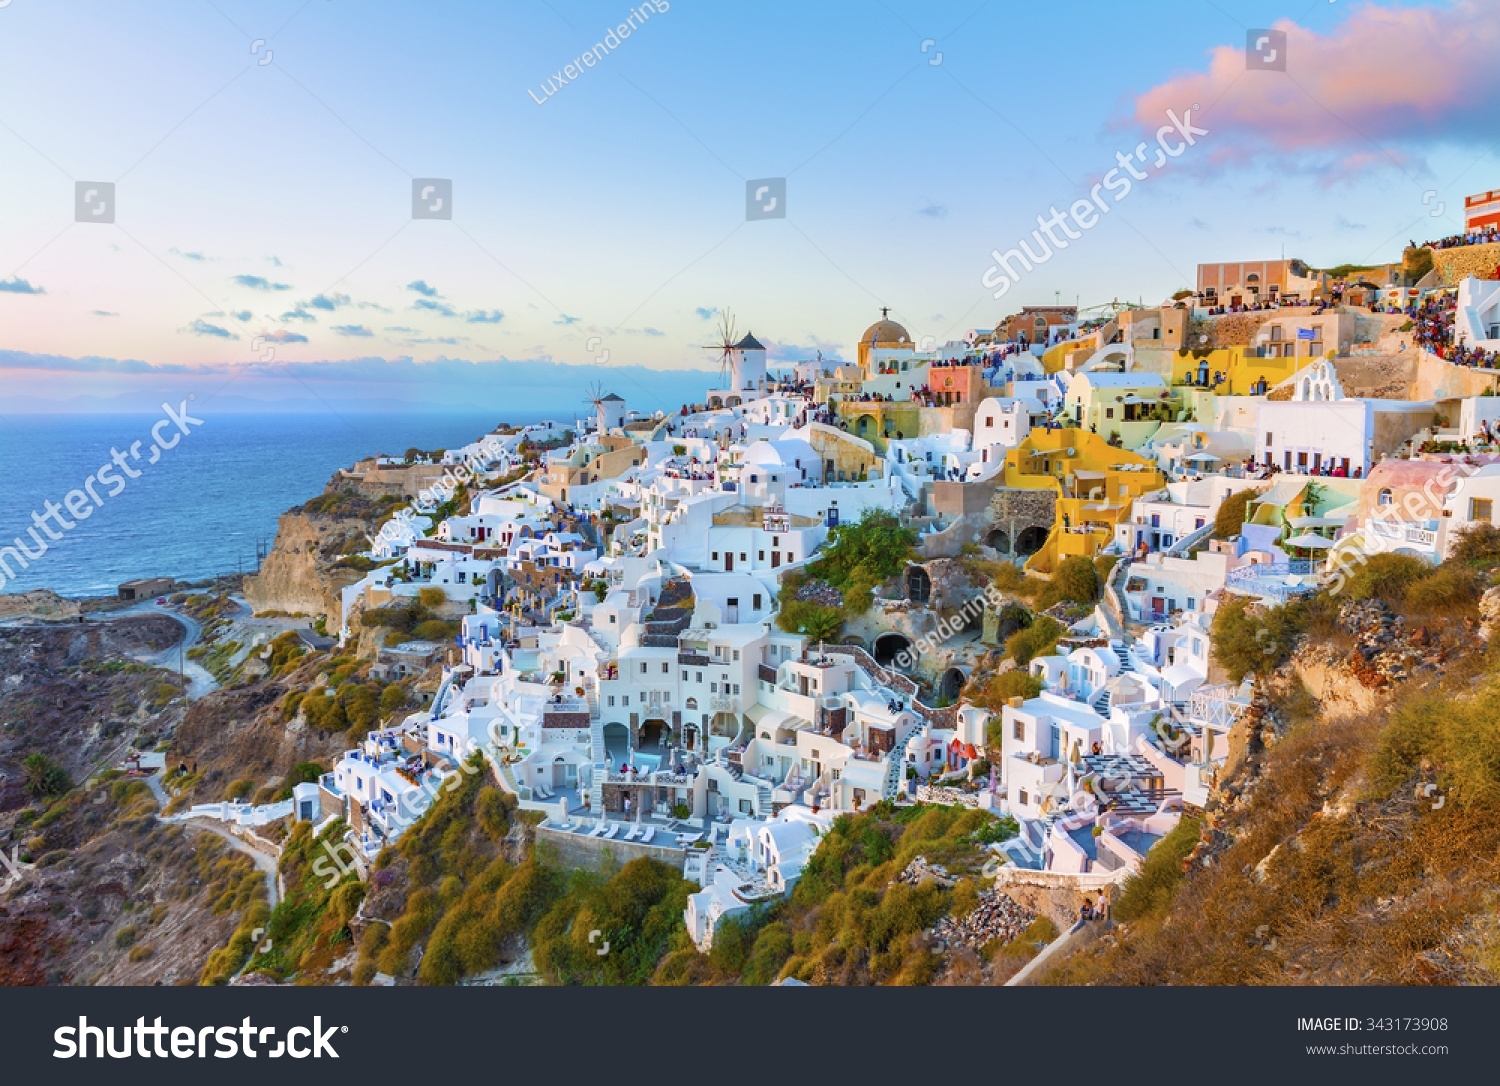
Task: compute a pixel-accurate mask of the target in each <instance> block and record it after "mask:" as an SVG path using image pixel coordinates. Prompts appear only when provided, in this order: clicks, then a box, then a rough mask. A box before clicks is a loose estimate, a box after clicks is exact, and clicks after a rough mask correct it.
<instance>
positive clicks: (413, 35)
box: [0, 0, 1500, 413]
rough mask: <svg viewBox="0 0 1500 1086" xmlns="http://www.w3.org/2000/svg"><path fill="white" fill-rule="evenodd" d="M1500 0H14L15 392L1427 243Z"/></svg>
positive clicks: (517, 348) (556, 341)
mask: <svg viewBox="0 0 1500 1086" xmlns="http://www.w3.org/2000/svg"><path fill="white" fill-rule="evenodd" d="M1496 6H1497V5H1496V3H1495V2H1494V0H1488V2H1485V3H1479V2H1475V0H1458V2H1452V3H1425V4H1417V3H1409V4H1401V3H1385V4H1368V3H1364V4H1361V3H1353V4H1351V3H1346V2H1344V0H1339V2H1337V3H1331V2H1323V0H1318V2H1316V3H1313V2H1307V3H1300V2H1299V3H1290V4H1287V3H1259V2H1235V0H1212V2H1210V0H1172V2H1169V3H1156V2H1151V0H1142V2H1139V3H1135V4H1132V5H1129V6H1128V7H1118V6H1114V5H1101V4H1098V3H1074V2H1069V0H1057V2H1053V3H1049V4H1043V5H1038V4H1020V3H1013V2H1005V0H989V2H983V0H952V2H950V0H921V2H917V0H819V3H817V4H807V3H805V2H791V0H785V2H783V0H763V2H761V3H757V4H754V5H748V4H726V3H722V2H715V3H710V2H707V0H661V2H660V3H643V4H639V5H637V6H635V7H632V6H631V5H630V4H629V3H627V2H625V0H512V2H506V3H497V2H494V0H489V2H470V0H443V2H441V3H430V4H426V5H412V4H409V3H399V4H398V3H394V2H388V0H360V3H359V4H358V5H356V4H354V3H353V2H352V0H170V2H169V0H138V2H135V3H131V4H128V5H123V4H119V3H118V2H110V0H67V2H59V0H0V372H3V374H4V376H3V377H0V413H3V412H6V411H18V412H19V411H46V410H90V409H96V410H97V409H100V408H101V407H107V406H109V405H111V404H118V403H126V402H130V403H136V402H141V403H144V402H145V401H146V400H150V399H151V398H153V397H157V396H159V395H167V394H170V395H176V394H178V393H179V392H183V391H184V390H187V389H193V390H196V394H197V395H199V396H200V398H202V399H204V400H205V401H206V400H208V399H211V398H212V397H215V396H217V397H219V402H220V403H222V404H224V405H226V406H229V405H235V406H237V407H239V408H242V409H243V408H253V407H256V406H261V405H273V406H277V407H281V408H285V407H287V406H300V407H308V406H310V405H316V404H325V405H332V404H336V405H337V406H338V407H339V408H340V409H349V408H350V407H351V406H356V405H358V404H361V403H365V404H368V405H370V406H371V407H372V409H373V408H374V407H375V406H377V405H378V406H379V407H380V408H381V409H388V408H389V407H390V406H391V405H392V404H393V403H397V404H403V405H406V406H408V407H410V408H411V409H414V410H415V409H432V410H442V409H458V408H472V407H473V406H474V405H475V403H476V402H500V403H505V402H513V401H514V399H515V398H519V399H522V400H524V402H525V403H526V405H527V406H536V405H537V404H540V403H542V402H543V401H545V402H547V403H549V404H550V403H551V402H552V399H553V398H555V399H557V400H558V402H559V403H562V402H566V403H567V404H569V405H570V406H571V404H572V401H573V400H574V399H576V398H577V397H576V396H575V395H574V394H573V393H574V390H575V389H578V388H580V387H581V384H582V383H585V382H591V381H594V380H599V381H601V382H602V383H603V384H605V385H606V386H609V387H612V388H614V389H615V391H617V392H619V393H620V394H621V395H624V396H626V398H627V400H630V401H634V402H632V404H631V406H632V407H634V406H637V405H639V406H642V407H646V408H652V409H654V408H656V407H666V406H669V403H670V405H671V406H675V405H676V404H677V403H680V402H682V400H684V399H687V398H688V397H689V396H690V395H693V394H695V393H696V392H698V391H700V390H701V388H702V387H703V378H704V371H706V370H709V369H712V368H713V360H712V357H711V354H710V352H708V351H706V350H704V349H703V348H704V345H705V344H710V343H712V342H714V341H715V339H716V337H717V335H718V332H717V327H718V323H719V320H720V316H721V314H722V313H723V312H724V311H725V310H727V311H729V312H730V313H731V314H732V317H733V319H734V322H735V325H736V328H737V330H738V331H739V332H740V333H743V332H745V331H753V332H754V333H755V334H756V336H757V337H758V338H759V339H760V340H761V341H762V342H764V343H766V344H767V345H768V347H769V348H770V357H771V359H772V361H773V363H775V362H790V361H793V360H796V359H798V358H804V357H811V356H812V355H813V353H814V352H818V351H821V352H822V353H823V355H824V356H825V357H850V356H852V354H853V351H854V344H855V342H856V341H857V338H858V336H859V334H860V333H861V332H862V331H863V330H864V328H865V327H866V326H867V325H869V324H870V323H871V322H872V321H874V320H875V319H877V318H878V317H879V310H880V308H881V307H884V306H889V307H890V309H891V316H892V318H893V319H897V320H899V321H901V322H902V323H903V324H904V325H905V326H906V327H907V328H908V329H909V330H910V332H911V333H912V335H913V338H914V339H915V340H917V341H918V342H919V343H920V342H923V341H924V340H925V341H926V342H929V343H942V342H946V341H948V340H950V339H958V338H961V337H962V336H963V335H964V333H965V332H967V331H968V330H969V329H971V328H989V327H993V326H994V325H995V324H996V323H997V322H998V321H1000V320H1001V319H1003V318H1004V317H1005V316H1006V315H1008V314H1010V313H1013V312H1015V311H1017V310H1018V309H1019V308H1020V306H1022V305H1026V304H1052V303H1055V302H1057V301H1062V302H1065V303H1077V304H1079V305H1081V306H1084V307H1089V306H1097V305H1100V304H1103V303H1107V302H1110V301H1111V300H1113V299H1122V300H1123V299H1129V300H1138V301H1144V302H1146V303H1147V304H1151V303H1154V302H1159V301H1161V300H1162V299H1163V298H1164V297H1166V296H1168V295H1169V294H1170V293H1171V292H1173V291H1174V290H1178V289H1182V288H1184V287H1188V286H1191V285H1193V282H1194V273H1195V268H1196V265H1197V264H1198V263H1199V262H1206V261H1218V260H1254V259H1275V258H1278V257H1280V256H1281V255H1282V254H1283V253H1285V255H1286V256H1288V257H1293V256H1296V257H1301V258H1302V259H1304V260H1307V261H1309V262H1310V263H1312V264H1313V265H1314V266H1324V267H1327V266H1332V265H1334V264H1339V263H1344V262H1384V261H1389V260H1396V259H1399V256H1400V251H1401V249H1402V247H1403V246H1404V245H1405V244H1406V242H1407V241H1408V240H1409V239H1416V240H1418V241H1421V240H1426V239H1428V238H1433V237H1440V236H1444V235H1446V234H1450V233H1453V232H1454V231H1456V230H1458V229H1459V228H1460V227H1461V225H1462V208H1463V198H1464V196H1465V195H1467V194H1471V193H1475V192H1480V191H1484V190H1486V189H1488V188H1490V187H1495V188H1500V159H1497V157H1496V143H1495V139H1494V137H1495V130H1494V127H1493V123H1492V122H1493V118H1494V117H1495V116H1496V115H1497V113H1496V110H1497V106H1500V65H1496V64H1495V63H1494V62H1493V58H1494V57H1495V56H1496V55H1497V52H1500V51H1497V48H1496V46H1497V41H1496V39H1497V37H1500V20H1497V19H1496V18H1495V17H1494V16H1495V13H1496ZM658 8H660V9H664V10H657V9H658ZM643 11H645V12H646V13H647V14H649V18H647V19H644V20H643V19H642V18H641V15H640V13H641V12H643ZM620 24H625V28H626V29H628V30H630V34H629V36H628V37H626V36H624V35H619V34H618V33H617V34H616V35H615V36H614V40H613V44H612V45H608V44H607V51H605V50H600V51H599V53H598V54H596V56H595V57H594V63H592V64H591V65H585V64H583V63H582V60H581V58H582V56H583V54H584V53H585V52H587V51H589V50H590V49H592V48H593V47H594V46H595V44H596V43H601V42H604V43H608V42H609V41H610V39H607V38H606V37H605V35H606V32H607V31H608V30H609V29H610V28H612V27H618V26H619V25H620ZM1252 30H1255V31H1257V32H1259V31H1262V30H1270V31H1274V32H1276V34H1277V35H1285V39H1284V41H1280V42H1279V44H1280V45H1281V47H1282V48H1281V50H1279V51H1278V52H1279V53H1280V54H1283V55H1279V57H1278V58H1276V59H1279V61H1280V62H1281V63H1283V64H1284V67H1285V70H1277V68H1276V67H1275V65H1274V64H1273V65H1272V66H1271V67H1269V68H1259V67H1258V68H1255V69H1254V70H1249V68H1248V65H1247V36H1249V35H1250V31H1252ZM1270 48H1272V46H1271V45H1267V46H1265V47H1262V48H1261V49H1259V50H1258V51H1257V53H1256V55H1257V57H1258V58H1259V60H1258V62H1257V63H1259V62H1260V61H1265V60H1270V59H1272V58H1270V57H1269V56H1268V52H1269V49H1270ZM570 64H572V65H574V66H575V67H574V69H573V70H571V71H570V70H569V69H568V68H567V67H565V66H567V65H570ZM1171 115H1175V116H1176V117H1177V118H1179V119H1180V118H1184V117H1187V118H1190V120H1191V125H1192V126H1193V127H1194V128H1195V129H1196V130H1198V131H1200V132H1203V133H1204V134H1200V135H1196V136H1195V137H1194V140H1193V142H1192V143H1191V145H1184V144H1182V143H1181V141H1180V140H1179V142H1178V144H1177V146H1179V147H1180V148H1181V151H1180V153H1179V154H1178V155H1176V156H1174V157H1172V158H1170V159H1167V160H1166V161H1165V162H1164V163H1163V165H1162V166H1161V168H1159V169H1158V168H1153V169H1150V170H1148V171H1147V173H1148V177H1147V179H1145V180H1142V181H1140V182H1139V183H1137V184H1136V185H1135V186H1134V187H1133V189H1132V191H1131V192H1130V193H1129V194H1128V196H1127V197H1126V198H1123V199H1121V200H1120V202H1118V203H1117V204H1116V205H1115V206H1114V208H1113V209H1112V212H1111V213H1110V214H1107V215H1105V216H1103V217H1102V218H1101V219H1100V221H1099V222H1098V224H1097V225H1096V226H1094V227H1093V228H1092V229H1090V230H1089V231H1088V232H1087V233H1085V234H1083V235H1082V236H1081V237H1080V238H1078V239H1077V240H1074V241H1073V242H1072V243H1071V244H1070V245H1069V246H1068V248H1067V249H1066V250H1065V251H1064V250H1061V249H1059V250H1058V251H1056V252H1055V253H1054V255H1053V256H1052V258H1051V259H1050V260H1048V261H1047V262H1046V263H1044V264H1038V265H1037V266H1036V267H1035V268H1034V269H1033V270H1032V271H1031V272H1030V273H1028V274H1026V275H1024V276H1023V277H1021V278H1020V280H1019V281H1018V282H1015V283H1014V284H1012V285H1011V286H1010V287H1009V288H1008V289H1007V290H1006V292H1005V294H1004V297H1002V298H998V299H997V298H995V297H994V296H993V295H994V293H995V292H994V291H993V290H991V289H990V288H989V286H987V285H986V280H985V276H986V273H987V271H988V270H989V269H990V268H991V266H992V264H993V259H992V257H991V255H990V254H991V252H992V250H996V249H1000V250H1004V249H1008V248H1011V247H1013V246H1014V245H1015V244H1016V243H1017V241H1018V240H1019V239H1020V238H1022V237H1026V236H1028V235H1029V232H1030V231H1031V230H1032V229H1034V228H1035V227H1036V220H1037V218H1038V216H1046V215H1048V214H1050V213H1051V210H1052V209H1053V208H1060V209H1066V208H1067V207H1068V206H1069V205H1070V204H1071V203H1073V202H1074V201H1076V200H1078V199H1080V198H1085V197H1087V196H1088V194H1089V191H1090V189H1091V187H1092V186H1094V185H1096V184H1098V183H1099V181H1100V180H1101V178H1103V177H1104V176H1105V175H1106V174H1107V173H1108V172H1109V171H1110V170H1111V169H1113V168H1115V166H1116V164H1117V159H1116V156H1117V154H1121V153H1123V154H1127V155H1128V154H1129V153H1130V152H1131V150H1132V149H1133V148H1135V147H1137V145H1138V144H1139V143H1140V142H1142V141H1154V140H1155V139H1156V138H1157V135H1156V134H1157V132H1158V131H1159V130H1160V129H1161V126H1163V125H1165V124H1169V123H1170V121H1169V116H1171ZM1180 130H1181V129H1180V128H1179V129H1175V130H1171V129H1169V132H1175V131H1180ZM1153 146H1154V144H1153ZM780 178H784V179H785V185H786V188H785V195H784V197H783V199H784V204H783V205H782V206H781V207H780V209H779V210H781V211H783V212H784V217H771V218H761V219H755V220H753V221H747V187H749V188H751V189H754V188H756V187H758V185H751V182H756V183H758V182H760V181H762V180H764V179H780ZM427 179H440V180H444V181H451V186H452V188H451V202H450V203H449V205H448V206H447V207H446V208H445V210H447V211H449V212H451V218H446V219H444V218H438V219H431V218H421V219H417V218H413V189H414V182H416V181H418V180H422V181H425V180H427ZM80 182H82V183H84V185H83V188H85V189H87V188H89V187H92V186H96V185H97V184H98V183H100V182H112V183H113V184H114V185H115V190H114V191H115V197H114V206H113V208H112V209H111V210H112V212H113V218H114V221H113V222H112V223H106V222H100V221H93V220H90V221H84V222H78V221H75V215H76V213H77V207H76V202H77V201H76V196H77V192H78V188H79V183H80ZM416 187H418V188H420V187H421V186H416ZM435 191H436V190H435ZM95 196H96V197H97V193H96V194H95ZM432 198H433V197H431V196H430V197H429V201H430V200H431V199H432ZM98 205H99V201H98V200H97V199H92V200H91V202H90V204H89V207H90V208H93V207H97V206H98ZM990 282H993V280H990ZM654 371H666V372H665V373H662V374H656V373H655V372H654ZM184 394H185V393H184Z"/></svg>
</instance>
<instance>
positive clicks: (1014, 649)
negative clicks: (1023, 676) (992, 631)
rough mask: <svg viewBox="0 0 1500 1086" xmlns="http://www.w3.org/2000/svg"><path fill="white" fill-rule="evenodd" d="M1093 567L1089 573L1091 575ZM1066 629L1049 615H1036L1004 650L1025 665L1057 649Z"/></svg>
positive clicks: (1008, 642)
mask: <svg viewBox="0 0 1500 1086" xmlns="http://www.w3.org/2000/svg"><path fill="white" fill-rule="evenodd" d="M1093 572H1094V570H1093V567H1092V566H1090V567H1089V575H1090V576H1093ZM1065 633H1067V631H1066V630H1065V629H1063V627H1062V625H1061V624H1060V623H1058V622H1057V620H1055V619H1054V618H1052V616H1050V615H1038V616H1037V620H1036V621H1035V622H1033V623H1032V624H1031V625H1030V626H1028V627H1026V629H1024V630H1018V631H1016V632H1015V633H1014V634H1012V635H1011V636H1010V638H1009V639H1008V640H1007V641H1006V642H1005V652H1006V654H1007V655H1008V656H1010V658H1011V659H1012V660H1014V661H1015V662H1016V666H1017V667H1022V668H1024V667H1026V666H1027V665H1028V664H1030V663H1031V661H1032V660H1034V659H1035V658H1036V657H1038V656H1051V655H1052V654H1053V653H1055V652H1056V651H1057V640H1058V638H1060V637H1062V636H1063V635H1064V634H1065Z"/></svg>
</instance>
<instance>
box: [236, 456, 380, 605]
mask: <svg viewBox="0 0 1500 1086" xmlns="http://www.w3.org/2000/svg"><path fill="white" fill-rule="evenodd" d="M401 504H402V498H401V497H400V496H399V495H386V496H384V497H380V498H371V497H368V496H366V495H364V494H363V493H361V492H360V490H359V488H358V487H357V486H354V485H352V484H349V483H347V482H344V481H343V480H341V479H340V478H337V477H336V478H335V479H334V480H333V481H332V482H331V483H330V484H329V486H328V488H327V489H326V490H325V491H324V493H323V494H322V495H320V496H319V497H317V498H314V499H313V500H312V501H310V502H307V503H306V504H305V505H301V506H298V507H297V508H295V509H292V510H290V511H288V512H286V513H283V514H282V515H281V518H280V520H279V521H278V522H277V525H276V542H275V544H274V545H273V546H272V548H271V553H270V554H269V555H267V556H266V560H265V562H264V563H263V564H262V566H261V569H260V572H259V573H258V574H257V575H255V576H252V577H247V578H245V600H246V602H248V603H249V604H250V607H251V608H252V609H253V610H254V611H255V612H256V613H257V614H264V613H268V612H282V613H286V614H304V615H309V616H317V615H322V616H324V617H325V618H326V619H327V623H328V627H329V628H330V629H333V630H337V629H338V628H339V625H340V623H341V622H342V621H343V614H342V602H341V599H340V596H339V593H340V591H341V590H342V589H343V588H344V587H346V586H347V585H350V584H353V583H354V582H355V581H357V580H359V579H360V577H362V576H363V575H364V572H365V571H366V570H368V569H369V568H370V563H369V561H368V560H367V559H364V558H361V557H360V556H359V555H358V552H359V551H362V550H366V549H368V548H369V545H370V544H369V539H368V538H367V535H368V536H373V535H374V534H375V533H376V532H377V531H378V529H379V526H380V524H382V523H383V522H384V521H385V520H386V519H388V518H389V517H390V515H391V514H392V513H393V512H394V511H395V510H396V509H397V508H399V507H400V506H401Z"/></svg>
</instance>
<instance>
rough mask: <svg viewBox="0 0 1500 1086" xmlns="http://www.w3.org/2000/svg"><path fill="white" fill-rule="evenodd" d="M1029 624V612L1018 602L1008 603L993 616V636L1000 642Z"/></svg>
mask: <svg viewBox="0 0 1500 1086" xmlns="http://www.w3.org/2000/svg"><path fill="white" fill-rule="evenodd" d="M1030 625H1031V612H1030V611H1028V610H1027V609H1026V608H1024V607H1022V606H1021V605H1020V604H1019V603H1008V604H1006V605H1005V606H1004V607H1003V608H1001V609H1000V614H999V615H997V616H996V618H995V636H996V637H997V638H998V639H999V640H1000V641H1002V642H1004V641H1007V640H1009V639H1010V637H1011V636H1012V635H1013V634H1016V633H1019V632H1020V631H1022V630H1024V629H1026V627H1028V626H1030Z"/></svg>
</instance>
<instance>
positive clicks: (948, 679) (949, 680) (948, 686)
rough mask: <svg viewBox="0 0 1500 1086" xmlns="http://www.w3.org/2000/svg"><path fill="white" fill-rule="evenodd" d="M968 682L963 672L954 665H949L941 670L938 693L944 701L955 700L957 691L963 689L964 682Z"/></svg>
mask: <svg viewBox="0 0 1500 1086" xmlns="http://www.w3.org/2000/svg"><path fill="white" fill-rule="evenodd" d="M966 682H968V679H967V678H966V677H965V675H964V673H963V672H962V671H960V670H959V669H958V668H956V667H950V668H949V669H948V670H947V671H945V672H943V680H942V682H940V683H938V694H940V695H941V696H942V697H943V699H944V700H946V701H950V702H952V701H956V700H957V699H958V695H959V692H960V691H962V690H963V688H964V683H966Z"/></svg>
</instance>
